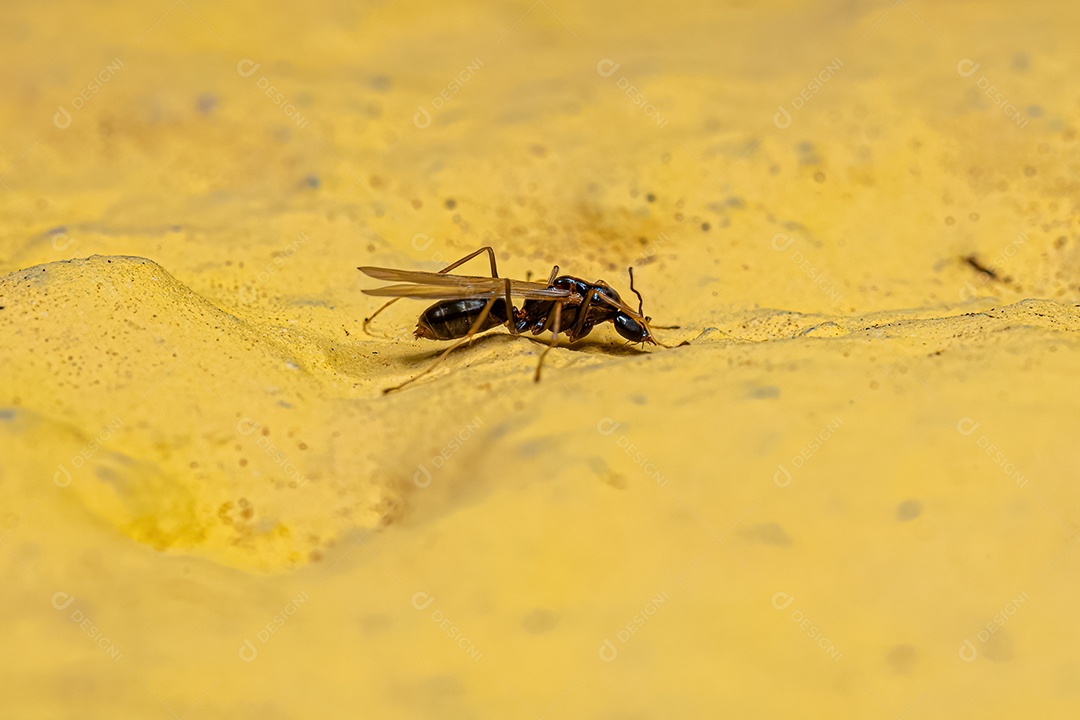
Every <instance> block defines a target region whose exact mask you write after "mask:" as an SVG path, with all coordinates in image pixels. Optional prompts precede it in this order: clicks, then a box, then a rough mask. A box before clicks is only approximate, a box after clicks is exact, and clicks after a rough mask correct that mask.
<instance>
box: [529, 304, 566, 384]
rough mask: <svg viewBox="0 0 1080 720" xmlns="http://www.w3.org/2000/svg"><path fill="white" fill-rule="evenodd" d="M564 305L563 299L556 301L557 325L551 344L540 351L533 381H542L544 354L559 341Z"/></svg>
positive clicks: (552, 333)
mask: <svg viewBox="0 0 1080 720" xmlns="http://www.w3.org/2000/svg"><path fill="white" fill-rule="evenodd" d="M562 306H563V302H562V300H556V301H555V326H554V327H553V328H552V329H551V344H550V345H548V346H547V347H546V348H544V352H542V353H540V362H538V363H537V364H536V375H534V376H533V382H540V368H542V367H544V356H545V355H547V354H548V353H549V352H550V351H551V348H553V347H555V346H556V345H558V343H559V329H560V328H559V323H560V322H561V320H562Z"/></svg>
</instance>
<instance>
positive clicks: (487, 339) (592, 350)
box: [397, 332, 648, 363]
mask: <svg viewBox="0 0 1080 720" xmlns="http://www.w3.org/2000/svg"><path fill="white" fill-rule="evenodd" d="M523 340H524V341H528V342H529V343H530V345H532V346H533V347H534V348H535V349H536V351H537V352H543V350H544V349H545V348H547V346H548V345H550V343H551V338H550V337H547V336H544V335H531V334H523V335H511V334H510V333H505V332H490V333H485V334H483V335H477V336H476V338H475V339H474V340H472V341H471V342H469V343H466V344H465V345H463V346H462V347H460V348H457V349H456V350H454V352H452V353H450V355H449V356H448V359H449V358H452V357H455V356H459V355H463V354H465V353H468V352H469V349H470V348H477V347H483V346H485V345H491V344H492V343H519V342H521V341H523ZM446 347H447V346H443V347H438V348H435V349H434V350H420V351H417V352H411V353H403V354H401V355H399V356H398V357H397V360H399V361H401V362H405V363H416V362H424V361H434V360H435V359H436V358H437V357H439V355H441V354H442V353H443V352H444V351H445V350H446ZM495 347H502V346H501V345H500V346H495ZM556 349H557V350H570V351H572V352H579V353H586V354H589V355H617V356H621V357H626V356H634V355H643V354H648V351H647V350H642V348H641V347H640V346H639V345H634V344H631V343H628V342H620V343H618V344H613V343H612V342H611V341H610V340H607V339H604V338H599V337H597V338H584V339H581V340H578V341H577V342H575V343H572V344H571V343H566V342H560V343H559V344H558V345H557V346H556Z"/></svg>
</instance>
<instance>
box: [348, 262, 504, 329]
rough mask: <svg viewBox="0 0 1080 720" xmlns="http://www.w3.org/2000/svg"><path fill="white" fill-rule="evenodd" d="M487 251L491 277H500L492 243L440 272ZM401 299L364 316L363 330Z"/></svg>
mask: <svg viewBox="0 0 1080 720" xmlns="http://www.w3.org/2000/svg"><path fill="white" fill-rule="evenodd" d="M485 252H486V253H487V254H488V260H489V261H490V262H491V277H493V278H497V277H499V270H498V268H497V267H496V266H495V248H493V247H491V246H490V245H485V246H484V247H482V248H480V249H479V250H477V251H476V252H472V253H469V254H468V255H466V256H465V257H463V258H461V259H460V260H456V261H454V262H452V263H450V264H449V265H447V266H446V267H444V268H443V269H442V270H440V271H439V274H442V273H448V272H450V271H451V270H453V269H454V268H456V267H458V266H460V265H464V264H465V263H467V262H469V261H470V260H472V259H473V258H474V257H476V256H477V255H480V254H481V253H485ZM400 299H401V298H399V297H396V298H394V299H393V300H390V301H388V302H386V303H385V304H383V306H382V307H380V308H379V309H378V310H376V311H375V312H373V313H372V314H371V317H366V318H364V324H363V325H362V329H363V331H364V332H367V327H368V323H370V322H371V321H372V320H374V319H375V316H376V315H378V314H379V313H381V312H382V311H383V310H385V309H386V308H388V307H390V306H391V305H393V304H394V303H396V302H397V301H398V300H400Z"/></svg>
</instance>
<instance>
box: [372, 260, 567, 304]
mask: <svg viewBox="0 0 1080 720" xmlns="http://www.w3.org/2000/svg"><path fill="white" fill-rule="evenodd" d="M357 269H358V270H360V272H362V273H364V274H365V275H369V276H371V277H373V278H376V279H378V280H388V281H391V282H398V283H402V284H398V285H388V286H386V287H381V288H371V289H369V290H364V291H363V292H364V294H366V295H377V296H381V297H412V298H435V299H444V300H451V299H456V298H468V297H478V298H485V297H491V296H492V295H502V294H503V293H504V292H505V287H506V286H505V280H504V279H503V278H492V277H477V276H474V275H452V274H450V273H433V272H423V271H419V270H396V269H394V268H381V267H360V268H357ZM570 294H571V293H570V291H569V290H558V289H555V288H551V287H548V286H547V285H546V284H544V283H536V282H527V281H523V280H511V281H510V295H511V296H512V297H520V298H527V299H557V298H565V297H570Z"/></svg>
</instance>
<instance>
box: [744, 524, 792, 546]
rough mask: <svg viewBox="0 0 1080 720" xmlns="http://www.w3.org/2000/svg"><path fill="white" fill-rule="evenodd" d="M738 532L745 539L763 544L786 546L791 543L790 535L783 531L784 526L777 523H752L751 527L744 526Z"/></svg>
mask: <svg viewBox="0 0 1080 720" xmlns="http://www.w3.org/2000/svg"><path fill="white" fill-rule="evenodd" d="M739 534H740V535H742V536H743V537H744V538H746V539H747V540H750V541H753V542H759V543H762V544H763V545H780V546H786V545H790V544H791V537H790V536H789V535H788V534H787V533H786V532H784V528H782V527H780V525H778V524H777V523H761V524H760V525H754V526H753V527H749V528H746V529H745V530H743V531H742V532H741V533H739Z"/></svg>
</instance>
